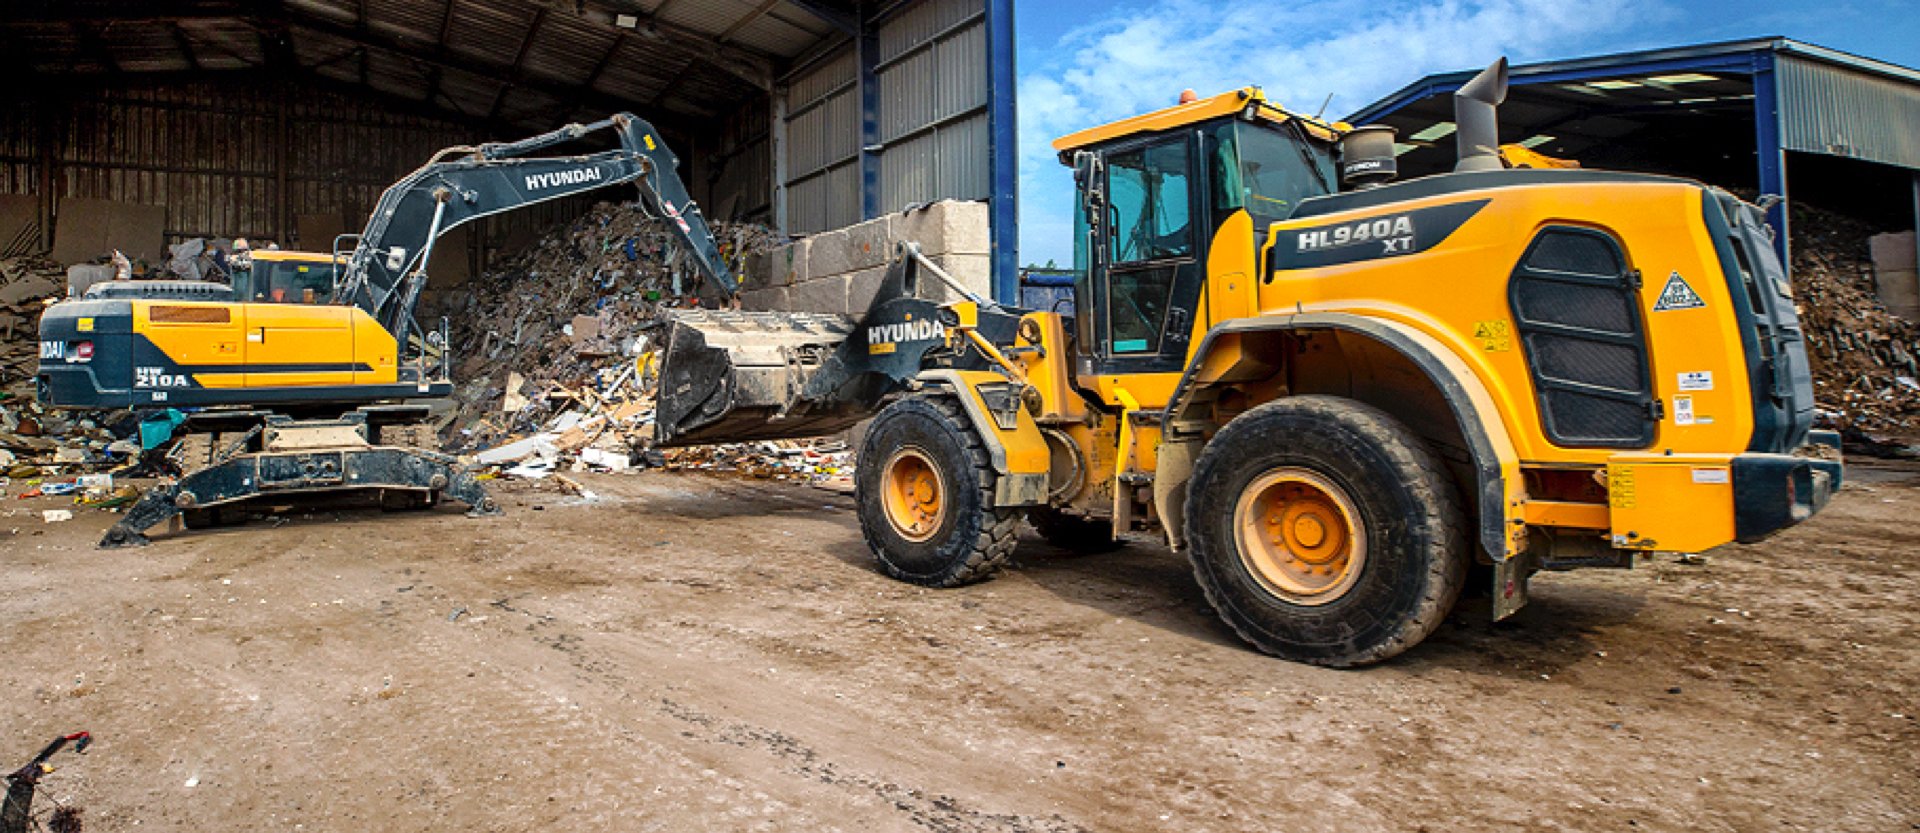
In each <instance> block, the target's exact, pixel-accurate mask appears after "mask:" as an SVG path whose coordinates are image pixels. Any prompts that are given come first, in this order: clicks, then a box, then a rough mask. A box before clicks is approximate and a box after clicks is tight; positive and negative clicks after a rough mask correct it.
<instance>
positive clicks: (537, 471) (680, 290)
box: [439, 202, 851, 483]
mask: <svg viewBox="0 0 1920 833" xmlns="http://www.w3.org/2000/svg"><path fill="white" fill-rule="evenodd" d="M713 232H714V237H715V238H716V239H717V240H718V241H719V242H720V251H721V255H722V256H723V257H724V258H725V260H726V262H727V265H728V266H729V267H730V268H731V269H732V270H733V272H734V273H735V274H741V273H743V272H744V271H745V269H746V261H747V259H748V258H749V257H750V256H752V255H754V254H756V253H759V252H763V251H766V250H767V249H770V248H772V247H774V246H776V245H778V244H780V243H782V242H784V239H783V238H782V237H781V236H780V235H778V234H776V233H775V232H773V231H771V230H769V229H767V228H765V227H762V226H758V225H753V224H749V223H718V222H716V223H713ZM719 297H720V296H719V294H718V293H717V292H716V291H714V289H713V288H712V287H708V286H705V285H704V284H703V283H702V279H701V277H700V275H699V273H698V271H697V270H696V269H695V267H694V266H693V264H692V263H691V262H689V261H688V260H687V258H686V255H685V253H684V251H683V250H682V247H681V246H680V245H679V241H678V240H677V238H676V237H675V236H674V235H672V234H671V233H670V232H669V231H668V229H667V228H666V227H665V226H664V225H663V224H662V223H661V222H659V221H657V220H655V219H653V218H651V217H648V216H647V215H645V214H643V213H642V212H641V211H640V210H639V209H638V207H637V206H635V205H633V204H631V203H628V204H614V203H604V202H603V203H600V204H598V205H596V206H594V208H593V209H592V210H591V211H589V212H587V213H586V214H584V215H582V216H580V217H578V218H576V219H574V220H572V221H569V222H565V223H561V224H558V225H556V226H554V227H553V228H551V229H549V230H547V232H546V233H545V234H543V235H541V236H540V237H539V238H538V239H537V240H535V241H534V242H533V243H532V244H531V245H529V246H527V247H526V248H524V249H522V250H520V251H518V252H511V253H508V254H506V255H504V256H502V257H499V258H497V259H496V260H495V262H494V263H492V264H491V265H490V267H489V268H488V269H487V270H486V271H485V272H484V273H482V274H481V275H479V276H477V277H476V278H474V280H473V281H472V282H471V283H470V284H469V291H468V292H466V293H463V294H462V295H460V296H458V297H456V298H453V299H450V300H449V301H448V302H447V303H445V304H444V305H443V306H442V308H441V309H440V310H439V313H440V314H443V315H446V316H447V317H448V319H449V320H450V322H452V323H451V324H450V329H451V334H450V338H449V343H450V345H451V347H452V350H453V355H454V356H455V357H457V361H458V364H457V365H456V367H455V369H454V378H455V379H456V380H458V388H457V390H456V391H455V395H454V399H455V403H456V407H455V409H454V411H453V412H452V413H451V414H449V415H448V417H447V420H446V423H445V427H444V429H443V433H442V439H443V442H444V443H445V446H446V448H447V449H448V450H450V451H455V452H463V453H470V454H471V455H472V457H473V459H474V460H476V461H477V462H479V463H481V464H483V465H488V466H494V467H498V468H499V469H500V470H501V471H502V472H503V473H504V474H507V475H509V476H517V477H526V478H533V479H544V478H547V477H549V476H553V475H556V474H558V473H560V472H564V471H583V470H599V471H626V470H628V469H631V468H637V467H653V468H666V469H676V470H677V469H701V470H715V471H738V472H743V473H746V474H749V475H754V476H762V477H768V478H775V479H790V478H795V479H799V478H804V479H808V480H814V479H824V478H833V477H840V476H843V475H844V474H845V473H846V472H849V471H851V467H850V463H848V462H847V460H846V459H845V458H846V454H845V450H844V448H836V447H834V446H832V445H824V446H823V445H821V444H819V443H812V442H799V443H778V444H767V443H755V444H749V445H740V446H728V447H721V448H706V449H691V450H680V449H676V450H671V451H666V452H662V451H658V450H653V449H651V448H650V442H651V439H652V434H653V413H654V400H653V391H652V384H653V383H654V382H655V374H654V370H655V366H654V355H655V353H654V351H653V348H655V347H657V346H658V342H659V340H660V338H661V337H663V336H664V332H663V331H662V330H661V327H660V323H661V322H660V313H661V311H662V310H666V309H675V308H688V307H696V306H713V305H715V304H716V303H719V302H718V300H717V299H718V298H719ZM562 482H563V483H564V482H566V481H564V478H562Z"/></svg>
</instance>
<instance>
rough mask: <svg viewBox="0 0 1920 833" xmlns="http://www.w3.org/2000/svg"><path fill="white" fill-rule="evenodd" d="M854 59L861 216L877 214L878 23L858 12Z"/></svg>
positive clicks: (878, 173) (878, 169)
mask: <svg viewBox="0 0 1920 833" xmlns="http://www.w3.org/2000/svg"><path fill="white" fill-rule="evenodd" d="M854 51H855V52H856V53H857V55H856V56H855V61H856V62H857V63H858V64H859V65H860V219H862V220H871V219H873V218H875V217H878V216H880V215H881V214H882V213H883V211H882V209H881V208H880V84H879V82H878V79H877V78H876V77H875V68H876V67H878V66H879V65H880V22H879V21H878V20H875V19H872V18H869V17H867V16H866V15H865V14H861V15H860V33H859V34H858V35H855V36H854Z"/></svg>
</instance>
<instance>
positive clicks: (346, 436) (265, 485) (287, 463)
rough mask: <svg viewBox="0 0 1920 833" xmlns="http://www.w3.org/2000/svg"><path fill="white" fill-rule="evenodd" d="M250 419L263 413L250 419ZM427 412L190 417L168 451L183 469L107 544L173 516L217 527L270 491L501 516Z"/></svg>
mask: <svg viewBox="0 0 1920 833" xmlns="http://www.w3.org/2000/svg"><path fill="white" fill-rule="evenodd" d="M246 419H257V421H256V422H253V423H252V424H251V426H250V427H245V426H244V423H245V420H246ZM418 419H419V416H418V415H414V414H411V413H409V412H407V411H406V410H405V409H380V408H366V409H361V410H357V411H354V412H351V413H348V414H346V415H344V416H342V417H340V418H338V419H321V420H294V419H291V418H289V417H286V416H281V415H277V414H250V415H233V414H214V415H210V419H209V420H208V421H217V422H218V423H219V427H218V428H217V429H210V428H209V427H207V426H197V425H195V424H193V423H192V422H191V421H190V422H189V423H188V425H187V426H186V427H187V431H188V433H187V434H186V435H185V436H184V437H182V438H181V439H180V441H179V443H178V444H177V445H176V446H175V447H174V450H173V451H172V452H170V453H169V455H168V457H169V459H171V460H172V461H173V463H174V465H175V467H176V468H177V470H178V471H179V476H178V477H176V478H175V479H173V480H172V481H171V482H167V483H162V484H160V485H158V486H155V487H154V488H152V489H150V490H148V491H147V493H146V494H145V495H143V496H142V497H141V498H140V500H139V501H138V502H137V503H135V504H134V505H133V507H132V508H130V509H129V510H127V514H126V515H124V516H123V517H122V518H121V520H120V522H119V523H116V524H114V525H113V528H111V529H109V530H107V534H106V536H105V537H103V538H101V540H100V546H101V547H102V548H114V547H126V546H144V545H146V544H148V543H150V541H149V540H148V538H147V536H146V535H145V532H146V530H148V529H151V528H152V527H154V526H155V525H157V524H159V523H161V522H163V521H166V520H169V519H171V518H174V517H183V519H184V520H185V522H186V525H187V526H188V527H189V528H193V529H200V528H204V527H209V526H218V525H221V524H223V523H227V522H230V521H234V520H238V519H239V518H240V513H241V511H242V510H243V508H244V506H245V505H246V504H247V503H248V502H249V501H254V500H256V499H259V498H265V497H273V498H275V499H276V500H280V499H287V500H302V499H312V498H316V497H322V496H329V495H339V494H343V493H361V494H371V495H375V496H377V497H378V498H379V503H380V505H381V506H382V507H383V508H388V509H406V508H419V507H426V506H432V505H434V504H435V503H437V502H438V500H439V498H440V496H442V495H445V496H447V497H451V498H453V499H454V500H457V501H460V502H461V503H465V504H467V506H468V512H467V514H469V515H475V516H481V515H497V514H500V508H499V505H498V504H496V503H495V502H494V500H493V498H492V497H490V496H488V495H487V493H486V490H485V489H484V488H482V487H481V486H480V483H479V481H477V480H475V479H474V477H473V473H472V472H470V471H469V470H468V469H467V467H466V466H465V465H464V464H462V463H461V462H460V461H459V460H458V459H457V458H454V457H452V456H450V455H446V454H442V453H440V452H439V451H437V450H433V449H435V448H437V446H438V443H437V441H436V440H435V438H434V434H433V431H432V428H431V426H429V425H427V424H426V423H424V422H420V421H417V420H418ZM390 420H391V421H390ZM236 423H240V425H236ZM238 427H244V428H245V430H236V429H237V428H238ZM196 429H199V430H196Z"/></svg>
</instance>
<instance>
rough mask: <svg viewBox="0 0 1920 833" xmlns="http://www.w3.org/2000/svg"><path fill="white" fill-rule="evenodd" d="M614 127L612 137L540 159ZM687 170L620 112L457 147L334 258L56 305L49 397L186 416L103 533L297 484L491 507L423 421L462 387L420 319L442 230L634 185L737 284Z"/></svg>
mask: <svg viewBox="0 0 1920 833" xmlns="http://www.w3.org/2000/svg"><path fill="white" fill-rule="evenodd" d="M603 132H611V133H613V134H614V135H615V136H616V137H617V138H618V143H619V146H618V147H617V148H615V149H611V150H605V151H600V152H596V153H587V154H576V155H556V156H541V155H536V154H538V153H539V152H540V151H544V150H547V149H549V148H553V147H556V146H559V145H563V144H567V143H571V142H575V141H578V140H581V139H583V138H587V137H589V136H596V135H599V134H601V133H603ZM676 166H677V160H676V159H675V157H674V155H673V153H672V152H671V151H670V150H669V149H668V148H667V147H666V145H665V144H664V143H663V140H662V139H661V138H660V136H659V133H658V132H657V131H655V130H654V129H653V127H652V126H651V125H649V124H648V123H647V122H645V121H644V120H641V119H639V118H637V117H635V116H633V115H630V114H624V113H623V114H618V115H614V116H612V117H610V118H607V119H605V120H602V121H599V122H595V123H593V124H588V125H578V124H576V125H569V126H567V127H564V128H561V129H559V130H555V131H551V132H548V133H544V134H541V135H538V136H533V137H531V138H527V139H522V140H520V141H516V142H503V143H488V144H482V145H479V146H476V147H454V148H448V149H446V150H443V151H441V152H439V153H438V154H436V155H435V156H434V157H433V158H432V159H430V160H428V162H427V163H426V164H425V165H422V166H421V167H420V168H419V169H417V170H415V171H413V172H412V173H411V174H408V175H407V176H406V177H404V178H402V179H401V180H400V181H398V182H396V183H394V184H393V185H392V186H391V187H389V188H388V189H387V191H386V192H385V193H384V194H382V195H381V197H380V200H379V202H378V203H377V204H376V205H375V207H374V209H373V213H372V215H371V216H370V217H369V218H368V220H367V225H366V228H365V229H364V230H363V231H362V232H361V233H359V234H357V235H343V237H342V239H340V240H337V241H335V244H334V249H335V251H334V252H333V253H331V254H328V253H296V252H259V253H256V254H255V255H254V264H253V268H252V269H251V270H248V271H247V272H244V273H241V274H239V276H238V279H237V280H236V281H235V283H234V285H233V286H225V285H219V284H212V283H201V282H188V281H137V282H127V281H121V282H109V283H103V284H97V285H95V286H93V287H90V288H89V289H88V291H87V293H86V294H85V295H84V296H83V297H80V298H72V299H67V300H63V301H61V302H59V303H57V304H54V305H53V306H52V307H49V308H48V309H47V310H46V312H45V313H44V314H43V315H42V317H41V321H40V365H39V371H38V375H37V381H38V395H39V398H40V400H41V401H42V402H43V403H45V404H48V405H51V406H54V407H59V408H74V409H100V408H130V409H135V410H156V409H176V410H180V411H186V412H189V413H188V415H187V416H186V421H185V422H184V423H183V424H182V425H181V426H180V428H179V431H178V432H177V435H179V436H180V437H181V439H180V441H179V442H178V443H177V444H176V445H175V447H174V449H173V450H172V451H171V452H170V454H171V459H172V460H173V461H174V463H175V465H177V466H178V467H179V469H180V470H181V471H180V476H179V477H178V478H177V479H174V480H172V481H170V482H166V483H163V484H161V485H159V486H156V487H154V488H152V489H150V490H148V491H147V493H146V494H145V495H144V496H142V498H141V499H140V500H139V501H138V502H137V503H136V504H134V505H133V507H132V508H130V509H129V510H128V511H127V513H126V515H125V516H124V517H123V518H122V519H121V520H120V522H119V523H116V524H115V525H114V526H113V528H112V529H110V530H109V531H108V532H107V534H106V537H105V538H104V539H103V540H102V542H101V544H102V546H125V545H132V544H144V543H146V542H147V538H146V536H145V534H144V532H145V530H147V529H149V528H151V527H153V526H154V525H156V524H159V523H161V522H163V521H167V520H169V519H170V518H173V517H174V516H176V515H184V521H185V523H186V525H187V526H188V527H190V528H198V527H204V526H210V525H215V524H220V523H223V522H227V521H230V520H234V519H237V518H238V517H240V511H241V510H243V509H244V508H245V507H246V506H247V505H248V504H249V503H255V502H259V501H262V500H270V501H281V500H286V499H288V498H289V497H292V496H298V497H300V498H301V499H311V498H315V497H319V496H331V495H337V494H339V493H343V492H347V493H361V494H372V495H376V496H378V498H379V500H380V501H381V503H382V504H383V505H385V506H390V507H395V508H407V507H416V506H425V505H431V504H433V503H434V502H436V501H438V500H439V499H440V498H441V497H442V496H445V497H450V498H452V499H454V500H457V501H460V502H462V503H465V504H466V505H467V506H468V507H469V508H470V511H471V512H472V513H474V514H493V513H497V512H498V511H499V510H498V507H497V506H496V505H495V504H494V501H493V500H492V499H491V498H489V497H488V496H487V494H486V492H485V490H484V489H482V487H481V486H480V484H479V483H478V482H477V481H476V480H475V479H474V478H473V476H472V475H471V474H470V473H469V472H468V471H467V470H466V469H465V468H464V467H463V466H461V465H460V463H459V462H458V461H457V460H456V459H455V458H453V457H451V456H449V455H446V454H442V453H440V452H439V451H437V450H436V448H435V447H434V445H433V444H432V443H431V442H430V440H431V434H430V432H429V431H428V428H427V426H426V423H425V420H426V418H427V416H428V412H429V407H430V405H431V400H434V399H444V398H446V397H448V396H450V395H451V394H452V391H453V384H452V381H451V380H450V379H449V378H448V373H449V368H450V367H451V366H452V364H453V362H452V361H451V357H450V356H449V355H448V353H447V343H446V342H447V339H446V322H445V321H442V322H440V324H439V326H438V327H437V328H434V327H426V326H423V325H422V322H420V321H419V320H417V319H416V318H415V316H414V309H415V306H416V304H417V302H418V301H419V298H420V292H421V289H422V288H423V287H425V285H426V282H427V267H428V263H429V262H430V259H431V257H432V255H433V249H434V242H435V241H436V240H437V239H438V238H439V237H440V235H442V234H443V233H445V232H446V231H448V230H450V229H452V228H454V227H456V226H458V225H460V224H462V223H466V222H471V221H473V220H476V219H479V218H481V217H486V216H489V215H492V214H498V213H501V212H505V211H512V210H514V209H518V208H522V207H525V206H529V205H533V204H536V203H541V202H546V201H548V200H553V199H558V198H561V197H565V196H569V195H573V194H579V193H583V192H586V191H590V190H594V189H598V188H605V187H608V186H613V185H619V184H626V183H632V184H634V185H637V186H638V187H639V192H640V201H641V204H642V205H643V206H644V207H645V208H646V209H647V210H648V211H649V212H651V213H653V214H655V215H657V216H659V217H661V218H663V219H664V220H665V223H666V225H667V226H668V227H669V228H670V229H671V230H672V232H673V233H674V234H675V235H677V236H678V238H679V243H680V244H681V249H682V251H683V253H684V255H685V257H686V261H687V262H688V263H690V264H691V265H692V267H693V271H694V272H696V273H697V275H698V276H699V277H700V278H701V279H703V280H705V281H710V282H711V283H712V285H713V287H714V289H715V290H716V291H717V293H719V294H721V295H725V294H728V293H731V292H733V291H734V289H735V280H734V277H733V275H732V274H731V272H730V271H729V270H728V268H727V265H726V263H725V262H724V260H723V259H722V257H721V253H720V250H719V246H718V245H717V244H716V243H715V241H714V238H713V235H712V233H711V231H710V230H709V229H708V227H707V223H706V220H705V219H704V218H703V217H702V215H701V212H700V209H699V207H698V206H697V205H695V204H694V202H693V200H692V199H691V198H689V197H688V195H687V191H686V187H685V185H684V184H683V183H682V182H681V180H680V177H679V174H678V172H677V168H676Z"/></svg>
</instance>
